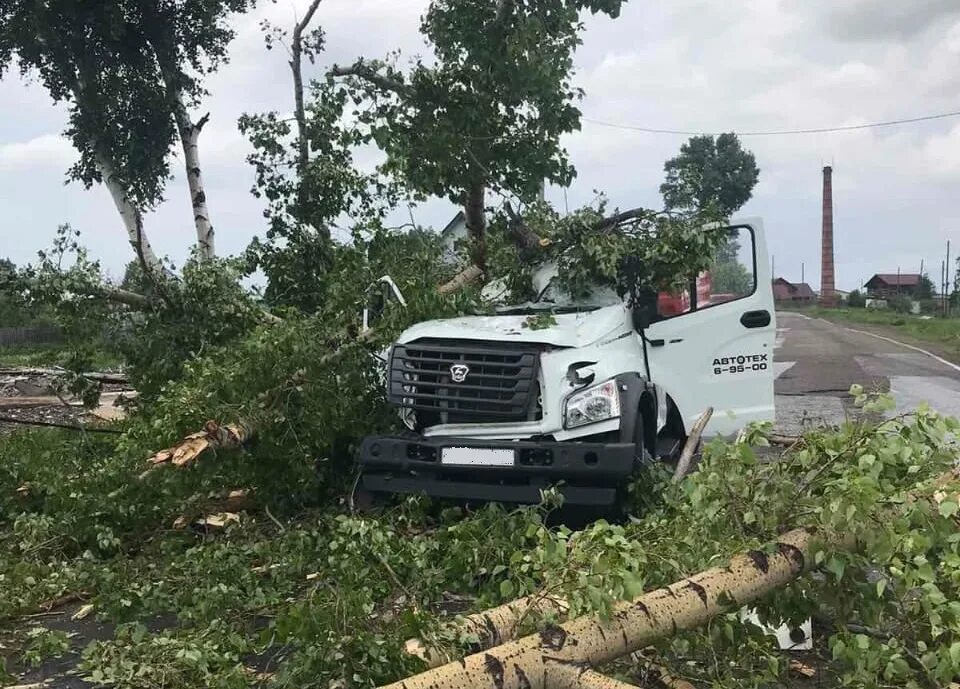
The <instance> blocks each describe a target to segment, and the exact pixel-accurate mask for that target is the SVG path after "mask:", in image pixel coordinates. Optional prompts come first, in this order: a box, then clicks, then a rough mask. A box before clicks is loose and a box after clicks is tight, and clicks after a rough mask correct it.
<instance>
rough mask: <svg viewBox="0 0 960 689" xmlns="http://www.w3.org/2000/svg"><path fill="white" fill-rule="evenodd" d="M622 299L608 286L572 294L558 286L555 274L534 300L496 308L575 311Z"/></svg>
mask: <svg viewBox="0 0 960 689" xmlns="http://www.w3.org/2000/svg"><path fill="white" fill-rule="evenodd" d="M622 302H623V300H622V299H621V298H620V297H619V296H618V295H617V293H616V292H615V291H613V290H612V289H610V288H609V287H602V286H599V285H597V286H595V287H591V288H590V289H589V290H588V291H587V292H586V293H585V294H583V295H579V296H574V295H573V294H571V293H570V292H568V291H567V290H566V289H564V288H563V287H561V286H560V283H559V280H557V277H556V275H554V276H553V277H551V278H550V279H549V280H548V281H547V284H546V286H545V287H544V288H543V289H542V290H540V294H538V295H537V298H536V300H535V301H528V302H526V303H525V304H517V305H514V306H503V307H500V308H498V309H497V311H498V312H499V313H531V312H536V311H552V312H554V313H571V312H575V311H594V310H596V309H602V308H604V307H605V306H614V305H616V304H621V303H622Z"/></svg>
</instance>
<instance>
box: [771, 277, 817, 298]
mask: <svg viewBox="0 0 960 689" xmlns="http://www.w3.org/2000/svg"><path fill="white" fill-rule="evenodd" d="M773 298H774V299H775V300H776V301H779V302H791V303H794V304H812V303H813V302H815V301H816V300H817V293H816V292H814V291H813V288H811V287H810V285H808V284H807V283H805V282H790V281H789V280H786V279H784V278H777V279H776V280H774V281H773Z"/></svg>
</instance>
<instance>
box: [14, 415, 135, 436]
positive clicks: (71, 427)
mask: <svg viewBox="0 0 960 689" xmlns="http://www.w3.org/2000/svg"><path fill="white" fill-rule="evenodd" d="M0 423H13V424H19V425H22V426H42V427H43V428H62V429H64V430H67V431H80V432H83V433H114V434H117V435H122V434H123V431H121V430H117V429H116V428H97V427H96V426H81V425H79V424H68V423H54V422H53V421H34V420H32V419H18V418H17V417H15V416H0Z"/></svg>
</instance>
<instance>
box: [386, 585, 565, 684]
mask: <svg viewBox="0 0 960 689" xmlns="http://www.w3.org/2000/svg"><path fill="white" fill-rule="evenodd" d="M569 609H570V606H569V605H568V604H567V602H566V601H565V600H563V599H562V598H558V597H557V596H551V595H547V594H534V595H532V596H524V597H523V598H518V599H517V600H514V601H510V602H509V603H504V604H503V605H499V606H497V607H496V608H491V609H490V610H484V611H483V612H478V613H474V614H472V615H467V616H466V617H464V618H463V619H462V620H460V621H459V622H458V623H455V624H453V625H451V629H452V630H453V631H455V632H456V633H457V634H474V635H476V636H477V638H478V639H479V641H478V642H477V646H478V647H479V648H481V649H484V648H492V647H493V646H497V645H499V644H502V643H503V642H504V641H510V640H512V639H515V638H516V635H517V628H518V627H519V626H520V624H521V623H522V622H523V620H524V619H526V617H527V616H528V615H529V614H530V613H534V612H535V613H537V614H539V615H541V616H543V615H550V614H552V615H556V616H557V617H562V616H564V615H566V614H567V611H568V610H569ZM404 650H405V651H406V652H407V653H408V654H409V655H412V656H416V657H418V658H420V659H421V660H423V661H424V662H425V663H426V664H427V667H439V666H441V665H443V664H444V663H448V662H450V661H451V660H452V658H447V657H446V656H445V655H444V653H443V652H442V651H441V650H439V649H436V648H432V647H430V646H427V645H426V644H424V643H423V641H421V640H420V639H408V640H407V642H406V644H404Z"/></svg>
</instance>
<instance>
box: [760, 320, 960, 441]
mask: <svg viewBox="0 0 960 689" xmlns="http://www.w3.org/2000/svg"><path fill="white" fill-rule="evenodd" d="M855 329H856V326H855V325H852V326H850V327H849V328H848V327H844V326H843V325H837V324H835V323H830V322H827V321H824V320H821V319H819V318H810V317H808V316H804V315H801V314H796V313H783V312H780V313H778V314H777V344H776V346H775V350H774V371H775V374H776V376H777V379H776V383H775V391H776V395H777V400H776V404H777V428H778V430H779V431H781V432H783V433H787V434H791V435H792V434H796V433H798V432H800V431H801V430H802V429H803V428H805V427H808V426H824V425H837V424H840V423H842V422H843V421H844V419H845V418H846V417H847V415H848V414H850V413H851V412H852V399H850V396H849V395H848V394H847V393H848V391H849V390H850V386H851V385H853V384H854V383H859V384H860V385H862V386H863V387H864V388H865V389H866V390H882V391H884V392H886V391H890V392H892V393H893V397H894V400H895V401H896V403H897V410H896V412H894V413H900V412H903V411H909V410H911V409H915V408H916V407H917V405H919V404H920V403H921V402H927V403H929V404H930V406H931V407H933V408H934V409H936V410H937V411H938V412H940V413H942V414H948V415H951V416H957V417H960V366H957V365H955V364H950V363H949V362H946V361H941V360H938V359H937V358H936V357H935V356H932V355H928V354H925V353H923V352H921V351H917V350H916V349H911V348H910V347H909V346H908V345H905V344H899V343H895V342H892V341H889V340H887V339H883V338H880V337H877V336H875V335H871V334H869V333H864V332H856V331H855Z"/></svg>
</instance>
